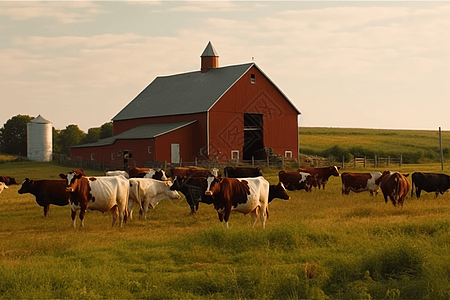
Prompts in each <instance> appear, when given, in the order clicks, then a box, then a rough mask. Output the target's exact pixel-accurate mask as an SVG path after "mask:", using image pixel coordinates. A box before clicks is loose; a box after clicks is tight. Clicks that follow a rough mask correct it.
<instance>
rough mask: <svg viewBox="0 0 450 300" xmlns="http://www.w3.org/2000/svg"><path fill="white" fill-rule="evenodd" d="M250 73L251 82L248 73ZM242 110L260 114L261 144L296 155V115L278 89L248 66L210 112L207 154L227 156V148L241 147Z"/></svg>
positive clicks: (229, 150) (278, 151) (256, 70)
mask: <svg viewBox="0 0 450 300" xmlns="http://www.w3.org/2000/svg"><path fill="white" fill-rule="evenodd" d="M252 74H254V75H255V77H254V79H255V81H254V84H252V83H251V80H252V78H251V75H252ZM244 113H259V114H262V115H263V131H264V146H265V147H271V148H273V149H274V152H275V153H276V154H280V155H284V154H285V151H291V152H292V156H293V157H294V158H297V151H298V123H297V119H298V115H297V111H296V110H295V109H294V108H293V107H292V106H291V105H290V103H289V102H288V101H287V100H286V98H285V97H284V96H283V94H281V93H280V92H279V91H278V89H277V88H276V87H275V86H273V84H272V83H271V82H270V81H269V80H268V79H267V78H266V77H265V76H264V75H263V74H262V73H261V72H259V70H258V69H257V68H255V67H253V68H251V69H250V70H249V71H248V72H247V73H246V74H245V75H244V76H243V77H242V78H241V79H240V80H239V81H238V82H237V83H236V84H235V85H234V86H233V87H232V88H231V89H230V90H229V91H228V92H227V93H226V94H225V95H224V96H223V97H222V98H221V99H220V101H218V102H217V103H216V105H215V106H214V107H213V108H212V109H211V111H210V144H209V146H210V153H211V154H212V155H217V156H218V157H219V158H221V159H230V158H231V150H239V151H240V159H242V154H243V146H244V130H243V129H244V119H243V115H244Z"/></svg>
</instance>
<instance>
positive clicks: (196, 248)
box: [0, 162, 450, 299]
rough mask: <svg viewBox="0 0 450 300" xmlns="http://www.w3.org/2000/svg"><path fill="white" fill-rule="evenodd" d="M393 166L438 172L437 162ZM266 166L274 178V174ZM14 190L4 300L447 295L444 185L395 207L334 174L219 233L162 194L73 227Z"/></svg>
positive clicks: (60, 212) (2, 223)
mask: <svg viewBox="0 0 450 300" xmlns="http://www.w3.org/2000/svg"><path fill="white" fill-rule="evenodd" d="M0 170H1V173H2V175H8V176H14V177H16V179H17V180H18V182H19V181H20V182H21V181H22V180H23V179H24V178H25V177H29V178H32V179H45V178H47V179H50V178H57V177H58V174H59V173H65V172H67V171H69V170H70V169H68V168H67V167H65V166H59V165H57V164H53V163H33V162H18V163H6V164H2V165H1V166H0ZM350 171H358V172H368V171H374V169H357V170H353V169H351V170H350ZM401 171H402V172H413V171H428V172H441V171H440V164H423V165H404V166H402V168H401ZM444 172H446V173H447V174H448V172H449V170H448V166H447V167H446V170H445V171H444ZM87 173H88V175H98V173H95V172H92V171H89V170H87ZM264 174H265V177H266V178H267V179H268V180H269V181H270V182H271V183H276V182H277V170H264ZM19 187H20V186H11V187H10V188H9V189H7V190H5V191H3V192H2V193H1V194H0V261H1V263H0V278H1V280H0V298H2V299H31V298H33V299H36V298H38V299H56V298H58V299H61V298H81V299H104V298H120V299H122V298H126V299H136V298H137V299H448V298H449V297H450V251H449V250H450V196H449V194H448V193H445V194H444V195H443V196H439V197H438V198H437V199H435V198H434V195H432V194H427V193H424V195H423V197H422V198H421V199H415V198H414V199H411V197H408V198H407V199H406V201H405V205H404V207H403V208H398V207H397V208H395V207H393V206H392V204H390V203H388V204H385V203H384V200H383V197H382V195H378V196H375V197H371V196H370V195H369V194H368V193H362V194H350V195H348V196H342V195H341V185H340V179H339V178H337V177H331V178H330V182H329V184H328V185H327V186H326V189H325V190H313V191H312V193H306V192H304V191H295V192H289V194H290V195H291V200H289V201H283V200H279V199H276V200H274V201H273V202H272V203H271V204H270V206H269V210H270V217H269V219H268V221H267V227H266V229H265V230H263V229H262V228H261V226H260V224H259V223H257V225H256V226H255V228H251V226H250V216H244V215H242V214H238V213H235V214H232V215H231V218H230V229H229V230H227V229H226V228H224V227H223V226H222V225H221V224H220V222H219V220H218V218H217V213H216V212H215V211H214V209H213V207H211V206H208V205H202V204H201V205H200V208H199V211H198V213H197V214H196V215H194V216H191V215H189V211H190V209H189V207H188V205H187V203H186V201H185V200H184V198H182V199H180V200H175V201H174V200H163V201H162V202H161V203H160V204H158V206H157V207H156V208H155V209H154V210H152V211H150V212H149V217H148V219H147V220H145V221H144V220H132V221H131V222H129V223H128V224H126V226H125V227H124V228H122V229H119V228H117V227H115V228H111V227H110V220H111V214H110V213H105V214H101V213H99V212H93V211H89V212H88V213H87V214H86V219H85V228H84V229H81V230H80V229H73V228H72V227H71V219H70V208H69V207H68V206H66V207H56V206H52V207H51V208H50V213H49V216H48V217H47V218H46V219H44V217H43V210H42V208H41V207H39V206H38V205H37V204H36V203H35V201H34V198H33V196H31V195H29V194H26V195H19V194H18V193H17V190H18V189H19Z"/></svg>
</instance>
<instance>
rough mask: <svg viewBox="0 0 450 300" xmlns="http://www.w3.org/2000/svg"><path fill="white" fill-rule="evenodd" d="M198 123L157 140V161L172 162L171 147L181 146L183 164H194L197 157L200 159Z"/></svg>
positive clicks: (159, 137)
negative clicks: (174, 145)
mask: <svg viewBox="0 0 450 300" xmlns="http://www.w3.org/2000/svg"><path fill="white" fill-rule="evenodd" d="M195 125H196V123H194V124H191V125H188V126H185V127H183V128H180V129H178V130H174V131H171V132H168V133H166V134H164V135H161V136H158V137H156V138H155V143H156V160H157V161H160V162H168V163H170V162H171V145H172V144H179V145H180V158H181V160H182V161H183V162H193V161H195V157H197V158H199V155H198V150H197V148H198V145H196V144H195V143H196V140H197V128H196V127H197V126H195Z"/></svg>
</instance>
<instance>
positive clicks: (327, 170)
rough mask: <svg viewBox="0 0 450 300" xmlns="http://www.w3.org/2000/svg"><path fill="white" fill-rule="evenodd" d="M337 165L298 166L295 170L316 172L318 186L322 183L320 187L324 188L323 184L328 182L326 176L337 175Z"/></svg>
mask: <svg viewBox="0 0 450 300" xmlns="http://www.w3.org/2000/svg"><path fill="white" fill-rule="evenodd" d="M339 169H340V168H339V167H336V166H330V167H324V168H300V169H298V170H297V172H305V173H309V174H311V175H316V174H317V181H318V186H319V189H320V186H321V185H322V188H323V189H325V184H327V182H328V178H330V176H338V177H339V171H338V170H339Z"/></svg>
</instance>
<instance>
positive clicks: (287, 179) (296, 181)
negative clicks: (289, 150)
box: [278, 170, 317, 192]
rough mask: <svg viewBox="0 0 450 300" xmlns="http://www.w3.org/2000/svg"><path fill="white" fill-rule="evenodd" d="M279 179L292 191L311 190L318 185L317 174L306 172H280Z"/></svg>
mask: <svg viewBox="0 0 450 300" xmlns="http://www.w3.org/2000/svg"><path fill="white" fill-rule="evenodd" d="M278 179H279V181H280V182H282V183H283V184H284V186H285V187H286V189H288V190H290V191H296V190H305V191H307V192H311V189H312V187H313V186H317V175H311V174H309V173H305V172H286V171H283V170H281V171H280V172H278Z"/></svg>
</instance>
